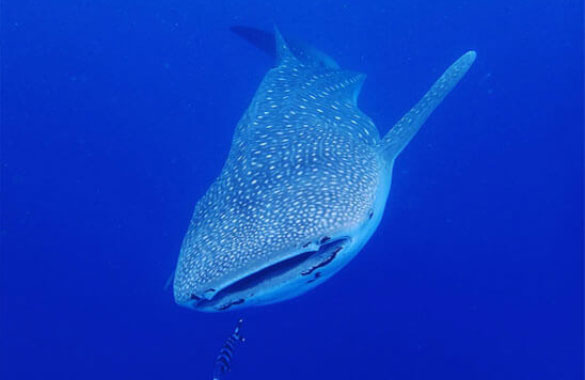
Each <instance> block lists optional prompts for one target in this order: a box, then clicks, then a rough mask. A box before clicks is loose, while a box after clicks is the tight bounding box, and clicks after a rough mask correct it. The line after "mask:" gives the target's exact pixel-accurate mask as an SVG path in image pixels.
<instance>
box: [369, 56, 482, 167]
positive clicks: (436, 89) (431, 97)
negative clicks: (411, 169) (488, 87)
mask: <svg viewBox="0 0 585 380" xmlns="http://www.w3.org/2000/svg"><path fill="white" fill-rule="evenodd" d="M475 56H476V53H475V51H473V50H471V51H468V52H467V53H465V54H463V55H462V56H461V57H460V58H459V59H458V60H457V61H455V62H454V63H453V64H452V65H451V66H449V68H448V69H447V70H445V72H444V73H443V75H441V77H440V78H439V79H437V81H436V82H435V83H434V84H433V85H432V86H431V88H430V89H429V91H427V93H426V94H425V95H424V96H423V97H422V99H421V100H419V101H418V103H416V104H415V106H414V107H412V109H411V110H410V111H408V112H407V113H406V114H405V115H404V116H402V118H401V119H400V120H399V121H398V122H397V123H396V124H395V125H394V126H393V127H392V129H390V131H389V132H388V133H387V134H386V136H384V139H382V142H381V144H382V151H383V154H384V156H385V157H386V159H387V160H388V161H393V160H394V159H395V158H396V156H398V155H399V154H400V152H402V150H403V149H404V148H405V147H406V145H408V143H409V142H410V140H412V138H413V137H414V135H415V134H416V133H417V132H418V130H419V129H420V127H421V126H422V125H423V123H424V122H425V121H426V120H427V118H428V117H429V116H430V114H431V113H432V112H433V111H434V110H435V108H437V106H438V105H439V104H440V103H441V102H442V101H443V99H444V98H445V96H447V94H448V93H449V92H451V90H452V89H453V87H455V85H456V84H457V83H458V82H459V81H460V80H461V78H463V76H464V75H465V73H466V72H467V70H469V68H470V67H471V65H472V64H473V61H475Z"/></svg>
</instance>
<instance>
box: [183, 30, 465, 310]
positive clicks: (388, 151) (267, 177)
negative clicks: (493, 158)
mask: <svg viewBox="0 0 585 380" xmlns="http://www.w3.org/2000/svg"><path fill="white" fill-rule="evenodd" d="M273 40H274V41H275V44H276V49H275V51H276V52H277V55H278V65H277V66H276V67H275V68H273V69H271V70H270V71H269V72H268V73H267V74H266V76H265V77H264V79H263V81H262V83H261V84H260V87H259V88H258V90H257V92H256V94H255V96H254V98H253V99H252V102H251V104H250V106H249V107H248V109H247V110H246V112H245V113H244V115H243V117H242V118H241V120H240V122H239V123H238V125H237V128H236V132H235V135H234V138H233V142H232V147H231V149H230V153H229V156H228V159H227V161H226V164H225V166H224V168H223V169H222V172H221V174H220V175H219V177H218V178H217V179H216V180H215V181H214V182H213V184H212V185H211V186H210V188H209V189H208V191H207V192H206V194H205V195H204V196H203V197H202V198H201V199H200V200H199V201H198V203H197V205H196V206H195V211H194V214H193V217H192V219H191V223H190V225H189V228H188V231H187V233H186V235H185V238H184V241H183V244H182V247H181V252H180V255H179V260H178V264H177V269H176V271H175V279H174V296H175V300H176V302H177V303H178V304H180V305H183V306H186V307H191V308H194V309H197V310H202V311H223V310H233V309H236V308H240V307H245V306H251V305H260V304H268V303H273V302H278V301H282V300H285V299H288V298H291V297H294V296H297V295H299V294H302V293H304V292H306V291H307V290H309V289H311V288H313V287H315V286H316V285H318V284H320V283H322V282H323V281H325V280H327V279H328V278H330V277H331V276H332V275H333V274H334V273H336V272H337V271H338V270H339V269H341V268H342V267H343V266H344V265H345V264H347V263H348V262H349V261H350V259H351V258H353V257H354V256H355V255H356V254H357V253H358V252H359V251H360V250H361V248H362V247H363V245H364V244H365V243H366V241H367V240H368V239H369V238H370V236H371V235H372V233H373V232H374V231H375V229H376V227H377V225H378V223H379V222H380V219H381V216H382V214H383V210H384V205H385V203H386V198H387V195H388V192H389V189H390V182H391V171H392V170H391V169H392V166H393V163H394V158H395V157H396V155H397V154H398V153H399V152H400V151H401V150H402V148H403V147H404V145H406V143H407V142H408V141H409V140H410V138H411V137H412V135H413V134H414V133H415V132H416V129H418V126H419V124H422V121H424V119H426V117H424V115H425V112H427V110H428V108H429V107H432V106H433V104H434V103H437V104H438V102H440V99H439V100H438V102H437V100H436V98H437V97H440V95H441V92H440V91H439V92H437V91H435V93H434V95H433V96H432V97H431V98H429V99H427V100H426V101H425V104H423V106H422V107H419V110H418V111H417V112H415V113H413V114H412V115H411V116H410V117H409V120H410V121H407V120H405V121H402V124H400V122H399V124H397V126H398V127H399V128H396V127H395V128H396V129H395V128H393V129H395V132H394V133H395V134H396V135H395V136H394V137H393V138H391V139H390V140H391V143H385V141H384V140H385V139H386V137H388V136H386V137H385V138H384V140H380V137H379V135H378V131H377V129H376V127H375V126H374V124H373V123H372V121H371V120H370V119H369V117H367V116H366V115H365V114H363V113H362V112H361V111H360V110H359V109H358V107H357V104H356V101H357V96H358V94H359V90H360V88H361V85H362V82H363V80H364V78H365V76H364V75H363V74H360V73H355V72H351V71H345V70H341V69H339V67H338V65H337V64H336V63H335V62H334V61H333V60H332V59H331V58H329V57H327V56H326V55H325V54H323V53H321V52H317V51H316V50H314V49H312V48H308V47H306V46H304V45H302V44H294V43H292V42H291V41H288V42H287V41H285V40H284V39H283V38H282V36H281V35H280V34H279V33H278V31H277V32H276V33H275V36H274V37H273ZM469 64H470V63H469ZM460 76H462V74H461V75H460ZM457 80H458V79H457ZM452 81H453V80H452V78H451V79H450V80H449V81H447V82H445V83H447V84H451V82H452ZM438 82H439V81H438ZM438 82H437V83H438ZM445 83H443V86H442V87H445V86H444V84H445ZM441 91H443V92H444V90H443V89H442V90H441ZM447 91H448V90H447ZM443 96H444V95H443ZM441 99H442V98H441ZM423 100H424V98H423ZM421 102H422V101H421ZM433 102H434V103H433ZM435 106H436V105H435ZM415 108H416V107H415ZM413 110H415V109H413ZM415 111H416V110H415ZM411 112H413V111H412V110H411ZM428 113H430V112H428ZM407 115H408V114H407ZM427 116H428V115H427ZM405 117H406V116H405ZM421 119H422V121H421Z"/></svg>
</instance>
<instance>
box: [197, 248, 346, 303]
mask: <svg viewBox="0 0 585 380" xmlns="http://www.w3.org/2000/svg"><path fill="white" fill-rule="evenodd" d="M349 241H350V238H349V237H341V238H336V239H331V238H329V237H323V238H322V239H321V240H320V242H319V244H320V245H319V246H318V249H312V250H307V251H303V252H300V253H298V254H296V255H294V256H292V257H288V258H286V259H284V260H281V261H278V262H276V263H273V264H271V265H269V266H267V267H264V268H260V269H259V270H257V271H255V272H252V273H250V274H248V275H246V276H244V277H242V278H240V279H238V280H236V281H235V282H233V283H231V284H229V285H227V286H226V287H224V288H222V289H220V290H219V291H217V292H216V293H215V294H214V295H213V296H212V297H211V298H209V299H205V298H202V297H197V296H195V295H193V296H192V297H191V298H192V299H194V300H195V301H196V302H195V304H194V305H193V307H195V308H197V309H209V308H212V309H214V310H220V311H221V310H227V309H229V308H231V307H232V306H235V305H240V304H243V303H244V302H246V300H247V299H250V298H253V297H254V295H255V294H256V293H257V292H258V293H259V292H261V291H264V292H266V291H267V290H270V289H272V288H279V287H283V286H286V285H287V284H289V283H290V282H293V281H294V280H297V279H299V278H302V279H306V280H305V281H304V282H303V283H311V282H313V281H315V280H316V279H317V278H319V277H320V276H321V270H322V268H324V267H326V266H327V265H329V264H331V263H332V262H333V261H334V260H335V258H336V257H337V255H338V254H339V252H341V250H342V249H343V248H344V247H345V246H346V245H347V243H348V242H349ZM308 246H310V244H309V243H308V244H306V245H305V247H308Z"/></svg>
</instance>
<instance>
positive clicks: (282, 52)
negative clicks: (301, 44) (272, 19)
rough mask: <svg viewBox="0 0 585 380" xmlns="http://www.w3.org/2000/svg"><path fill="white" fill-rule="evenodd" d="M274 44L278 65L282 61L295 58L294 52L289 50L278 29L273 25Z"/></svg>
mask: <svg viewBox="0 0 585 380" xmlns="http://www.w3.org/2000/svg"><path fill="white" fill-rule="evenodd" d="M274 46H275V49H276V60H277V63H278V64H279V65H280V64H282V62H286V61H290V60H296V57H295V56H294V54H293V53H292V52H291V51H290V49H289V47H288V43H287V42H286V41H285V39H284V37H283V36H282V34H280V31H279V30H278V28H277V27H276V25H275V26H274Z"/></svg>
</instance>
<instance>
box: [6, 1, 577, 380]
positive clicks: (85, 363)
mask: <svg viewBox="0 0 585 380" xmlns="http://www.w3.org/2000/svg"><path fill="white" fill-rule="evenodd" d="M582 15H583V4H582V2H581V1H569V0H565V1H555V2H552V1H545V0H534V1H524V0H511V1H510V0H507V1H503V0H495V1H490V2H488V1H485V2H478V1H455V0H451V1H440V2H439V1H411V0H397V1H386V2H383V1H363V2H357V1H330V0H329V1H319V2H316V1H309V0H297V1H289V2H284V1H256V0H253V1H219V2H211V1H205V2H204V1H186V0H171V1H153V0H140V1H138V0H124V1H103V0H97V1H79V0H69V1H66V0H61V1H57V0H55V1H33V0H7V1H4V2H3V4H2V33H1V41H2V57H1V58H2V61H1V62H2V83H1V84H2V89H1V90H2V92H1V96H2V109H1V122H2V125H1V127H2V139H1V144H2V145H1V155H2V156H1V162H2V183H1V186H2V187H1V190H2V207H1V218H2V219H1V222H2V223H1V239H2V240H1V266H0V271H1V272H0V277H1V278H0V280H1V297H2V298H1V305H0V334H1V336H0V378H2V379H48V378H55V379H139V378H140V379H171V378H175V379H185V380H186V379H209V378H210V375H211V372H212V369H213V362H214V359H215V356H216V355H217V353H218V351H219V349H220V347H221V345H222V343H223V342H224V340H225V339H226V338H227V336H228V335H229V334H230V333H231V331H232V329H233V327H234V325H235V323H236V321H237V319H238V318H239V317H243V318H244V325H243V328H242V330H243V331H242V333H243V335H244V336H245V337H246V338H247V340H246V342H245V343H244V344H242V345H241V346H240V347H238V349H237V351H236V353H235V357H234V361H233V363H232V364H233V371H232V372H231V373H230V374H228V376H226V379H233V380H237V379H282V380H288V379H393V380H394V379H465V380H468V379H514V380H517V379H531V380H533V379H571V380H573V379H575V380H576V379H581V378H582V377H583V264H584V263H583V228H584V225H583V207H584V204H583V203H584V202H583V183H584V179H583V112H584V111H583V101H584V97H583V21H582ZM274 23H277V24H278V25H279V27H280V29H281V30H282V32H283V33H284V34H285V35H288V36H293V37H294V38H296V39H301V40H304V41H308V42H310V43H312V44H313V45H315V46H317V47H319V48H320V49H322V50H323V51H325V52H327V53H329V54H330V55H331V56H333V57H334V58H335V59H336V60H337V61H338V62H339V63H340V65H341V66H342V67H344V68H348V69H352V70H356V71H361V72H364V73H367V74H368V79H367V81H366V83H365V85H364V87H363V91H362V94H361V96H360V100H359V104H360V107H361V108H362V109H363V110H364V112H366V113H367V114H368V115H370V116H371V117H372V118H373V120H374V121H375V123H376V125H377V126H378V127H379V129H380V130H381V132H382V133H385V132H386V131H387V130H388V128H390V127H391V126H392V125H393V123H394V122H395V121H396V120H397V119H398V118H400V116H401V115H402V114H403V113H404V112H406V111H407V110H408V109H409V108H410V107H411V106H412V105H413V104H414V103H415V102H416V101H417V100H418V98H419V97H420V96H421V95H422V94H423V93H424V92H425V91H426V89H427V88H428V87H429V86H430V84H431V83H432V82H433V81H434V80H435V79H436V78H438V76H439V75H440V73H441V72H442V70H444V69H445V68H446V67H447V66H448V65H449V64H450V63H451V62H452V61H454V60H455V59H456V58H457V57H458V56H459V55H460V54H462V53H463V52H464V51H466V50H468V49H475V50H477V52H478V58H477V61H476V63H475V65H474V66H473V67H472V68H471V70H470V72H469V73H468V75H467V76H466V77H465V78H464V79H463V80H462V82H461V83H460V84H459V85H458V86H457V87H456V88H455V90H454V91H453V93H452V94H451V95H449V97H448V98H447V99H446V100H445V102H444V103H443V104H442V105H441V106H440V107H439V108H438V109H437V111H436V112H435V113H434V114H433V115H432V116H431V118H430V119H429V120H428V122H427V124H426V125H425V126H424V127H423V129H422V130H421V132H420V133H419V135H418V136H417V137H416V138H415V140H414V141H413V142H412V143H411V144H410V145H409V146H408V147H407V149H406V150H405V151H404V153H403V154H402V155H401V156H400V157H399V159H398V161H397V162H396V166H395V173H394V182H393V188H392V191H391V194H390V198H389V201H388V205H387V208H386V212H385V216H384V218H383V220H382V223H381V225H380V227H379V228H378V230H377V232H376V233H375V235H374V236H373V238H372V239H371V241H370V242H369V243H368V245H367V246H366V248H365V249H364V250H363V252H362V253H360V254H359V255H358V256H357V258H356V259H355V260H354V261H353V262H351V263H350V264H349V265H348V266H347V267H346V268H344V270H342V271H341V272H340V273H339V274H338V275H336V276H335V277H334V278H333V279H332V280H330V281H328V282H326V283H325V284H323V285H322V286H320V287H318V288H317V289H315V290H313V291H311V292H310V293H308V294H306V295H303V296H301V297H299V298H296V299H293V300H291V301H287V302H283V303H279V304H275V305H272V306H266V307H261V308H255V309H246V310H244V311H242V312H228V313H222V314H204V313H198V312H194V311H191V310H188V309H183V308H180V307H178V306H176V305H175V304H174V303H173V299H172V294H171V292H170V291H165V290H164V284H165V282H166V281H167V278H168V277H169V275H170V274H171V273H172V271H173V269H174V265H175V262H176V258H177V255H178V251H179V247H180V244H181V240H182V238H183V234H184V233H185V231H186V228H187V225H188V222H189V218H190V214H191V212H192V209H193V206H194V204H195V202H196V200H197V199H198V198H199V197H200V196H201V195H202V194H203V193H204V191H205V190H206V188H207V186H208V185H209V184H210V182H211V181H212V180H213V179H214V178H215V176H216V175H217V174H218V173H219V171H220V169H221V167H222V165H223V162H224V159H225V157H226V155H227V152H228V149H229V146H230V140H231V136H232V132H233V130H234V127H235V125H236V123H237V121H238V119H239V117H240V116H241V115H242V113H243V111H244V110H245V108H246V107H247V105H248V102H249V101H250V99H251V98H252V96H253V93H254V91H255V90H256V87H257V85H258V83H259V81H260V80H261V78H262V76H263V75H264V73H265V72H266V71H267V70H268V69H269V68H270V67H271V65H272V64H273V62H272V60H271V59H270V57H268V56H266V55H264V54H263V53H262V52H260V51H258V50H255V49H254V48H253V47H252V46H251V45H249V44H247V43H246V42H244V41H242V40H241V39H239V38H238V37H237V36H235V35H233V34H232V33H230V31H229V27H230V26H232V25H249V26H254V27H259V28H263V29H266V30H270V29H271V28H272V25H273V24H274Z"/></svg>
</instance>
